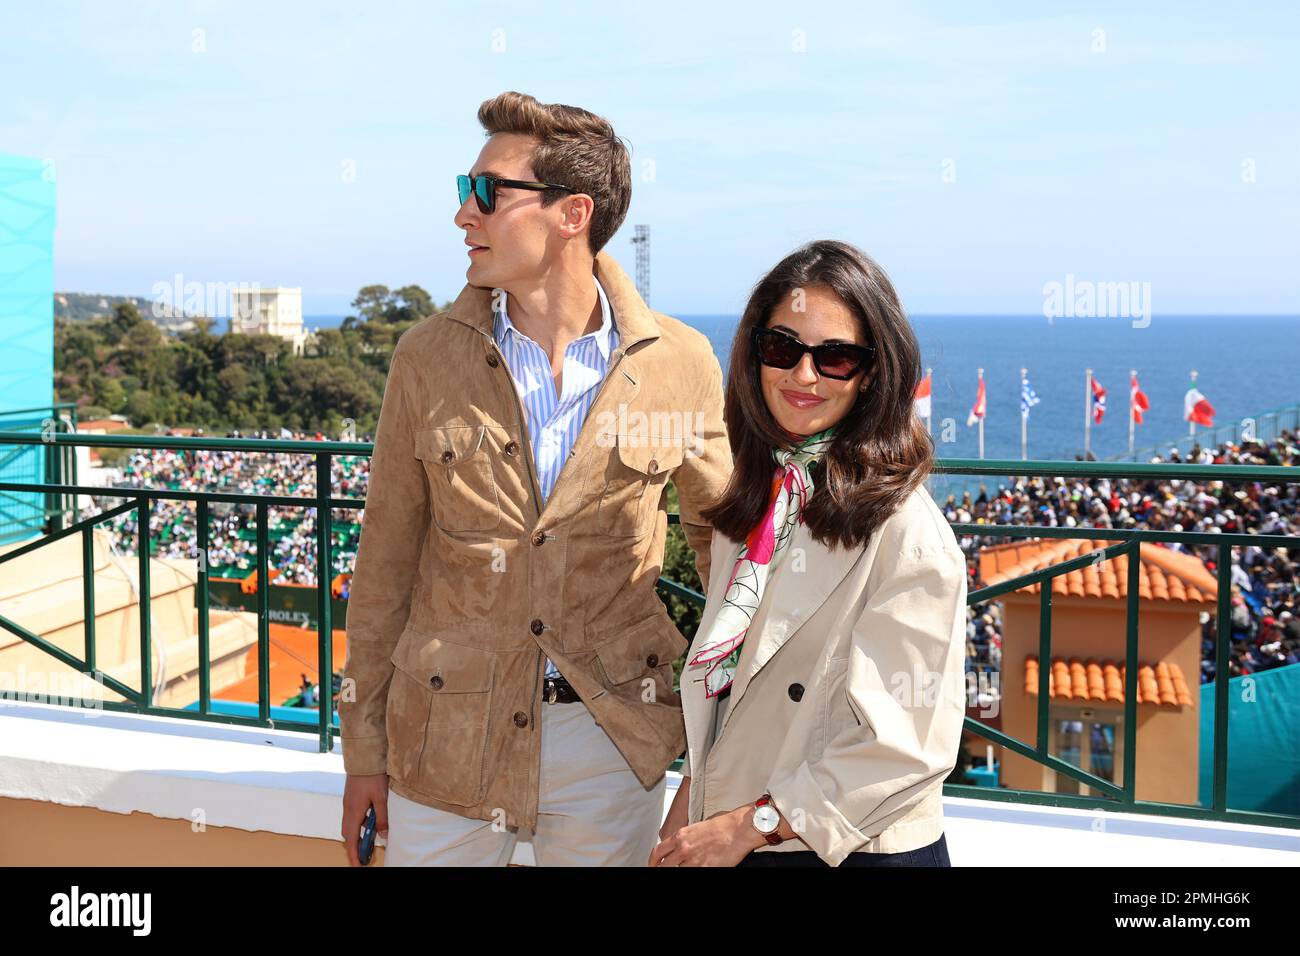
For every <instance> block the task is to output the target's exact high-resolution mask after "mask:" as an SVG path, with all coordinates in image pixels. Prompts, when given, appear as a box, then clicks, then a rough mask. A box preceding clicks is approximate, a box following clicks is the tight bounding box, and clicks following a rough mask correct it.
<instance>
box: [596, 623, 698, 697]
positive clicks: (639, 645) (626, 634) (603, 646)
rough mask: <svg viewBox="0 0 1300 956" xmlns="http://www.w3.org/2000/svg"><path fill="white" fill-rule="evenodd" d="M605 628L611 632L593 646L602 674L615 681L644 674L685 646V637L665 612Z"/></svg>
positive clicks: (676, 654) (666, 660) (677, 655)
mask: <svg viewBox="0 0 1300 956" xmlns="http://www.w3.org/2000/svg"><path fill="white" fill-rule="evenodd" d="M605 630H606V629H605V628H603V627H602V628H601V631H605ZM609 630H610V631H613V632H614V636H613V637H610V638H609V639H608V640H605V641H603V642H602V643H600V644H598V645H597V646H596V656H597V657H599V658H600V666H601V667H602V668H604V671H605V675H606V676H607V677H608V678H609V679H610V681H611V682H612V683H615V684H621V683H623V682H624V681H629V680H633V679H635V678H637V677H644V676H647V675H649V674H650V673H651V672H653V671H654V670H655V669H656V668H659V667H663V666H664V665H665V664H671V663H672V662H673V661H675V660H677V658H678V657H680V656H681V654H682V651H684V650H685V649H686V640H685V639H684V638H683V637H682V636H681V635H680V634H679V633H678V632H677V628H676V626H675V625H674V624H673V622H672V620H671V619H669V618H668V616H667V615H666V614H652V615H651V616H650V617H647V618H643V619H642V620H640V621H633V622H631V623H630V624H622V625H614V626H612V627H610V628H609ZM597 633H598V634H599V633H600V632H597Z"/></svg>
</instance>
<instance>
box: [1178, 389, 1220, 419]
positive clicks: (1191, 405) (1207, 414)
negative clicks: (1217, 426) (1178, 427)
mask: <svg viewBox="0 0 1300 956" xmlns="http://www.w3.org/2000/svg"><path fill="white" fill-rule="evenodd" d="M1183 418H1184V419H1185V420H1186V421H1189V422H1195V423H1196V424H1198V425H1204V426H1205V427H1206V428H1213V427H1214V406H1213V405H1211V404H1210V403H1209V402H1207V401H1206V400H1205V396H1204V395H1202V394H1201V391H1200V389H1198V388H1197V387H1196V379H1192V383H1191V384H1190V385H1189V386H1187V395H1186V396H1184V398H1183Z"/></svg>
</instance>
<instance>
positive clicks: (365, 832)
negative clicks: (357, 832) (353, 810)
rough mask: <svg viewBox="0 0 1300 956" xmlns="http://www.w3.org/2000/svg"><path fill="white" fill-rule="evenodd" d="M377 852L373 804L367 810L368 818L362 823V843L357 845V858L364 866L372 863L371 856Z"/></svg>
mask: <svg viewBox="0 0 1300 956" xmlns="http://www.w3.org/2000/svg"><path fill="white" fill-rule="evenodd" d="M374 852H375V806H374V804H371V805H370V807H369V808H368V809H367V810H366V818H365V820H364V821H362V823H361V843H360V844H358V846H357V859H358V860H360V861H361V865H362V866H369V865H370V857H371V855H372V854H373V853H374Z"/></svg>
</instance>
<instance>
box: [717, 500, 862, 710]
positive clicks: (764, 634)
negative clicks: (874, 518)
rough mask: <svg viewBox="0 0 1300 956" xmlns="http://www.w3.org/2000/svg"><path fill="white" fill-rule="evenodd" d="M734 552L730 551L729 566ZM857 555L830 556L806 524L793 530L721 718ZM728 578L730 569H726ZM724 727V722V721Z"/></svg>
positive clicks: (839, 553) (747, 638)
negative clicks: (750, 650)
mask: <svg viewBox="0 0 1300 956" xmlns="http://www.w3.org/2000/svg"><path fill="white" fill-rule="evenodd" d="M738 553H739V548H737V549H736V550H735V551H734V552H732V555H731V556H732V559H733V562H734V559H735V556H736V555H737V554H738ZM857 557H858V552H852V553H848V552H844V551H832V550H831V549H829V548H827V547H826V546H825V545H823V544H820V543H818V542H817V541H815V540H814V539H813V537H812V535H811V533H810V532H809V530H808V527H807V525H804V524H799V525H797V526H796V527H795V530H794V537H793V538H792V539H791V541H790V550H789V552H788V553H787V554H786V555H785V556H784V557H783V558H782V559H781V560H782V564H781V566H780V567H778V568H777V571H776V575H775V577H773V578H772V580H771V581H770V582H769V584H768V586H769V587H771V588H773V590H772V591H771V593H770V594H768V595H766V597H767V610H766V613H765V614H763V613H760V614H759V615H758V617H757V619H756V620H755V621H754V623H753V624H751V626H750V632H749V633H748V634H746V635H745V643H746V644H748V643H749V642H750V641H751V640H756V641H757V644H756V645H755V646H754V648H753V651H752V654H751V656H749V658H748V663H747V664H745V665H744V666H743V667H741V668H740V669H739V670H737V671H736V677H735V680H734V682H733V683H732V686H731V698H732V699H731V705H730V706H729V707H728V708H727V714H726V718H730V716H731V714H732V713H734V712H735V709H736V705H737V704H739V703H740V698H741V697H743V696H744V695H745V690H746V689H747V688H748V687H749V684H750V682H751V681H752V680H753V679H754V677H755V675H757V674H758V672H759V671H761V670H762V669H763V668H764V666H766V665H767V663H768V662H769V661H770V660H771V659H772V658H773V657H775V656H776V653H777V651H779V650H780V649H781V648H782V646H783V645H784V644H785V643H786V642H787V641H789V640H790V638H792V637H794V635H795V633H796V632H797V631H798V630H799V628H800V627H802V626H803V624H804V622H805V621H807V620H808V618H810V617H812V615H813V614H814V613H816V611H817V609H818V608H820V607H821V606H822V605H823V604H825V603H826V599H827V598H828V597H830V595H831V592H832V591H834V590H835V589H836V588H837V587H838V586H839V584H840V582H841V581H843V580H844V577H845V575H847V574H848V572H849V569H850V568H851V567H853V564H854V563H855V560H856V559H857ZM728 575H730V570H728ZM742 656H743V652H742ZM723 725H724V726H725V725H726V721H725V719H724V724H723Z"/></svg>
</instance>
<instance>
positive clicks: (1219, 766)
mask: <svg viewBox="0 0 1300 956" xmlns="http://www.w3.org/2000/svg"><path fill="white" fill-rule="evenodd" d="M41 440H42V439H38V438H33V437H32V436H31V435H28V434H23V433H18V432H2V431H0V445H6V444H11V445H12V444H19V445H21V444H32V443H35V442H37V441H41ZM44 440H45V441H46V442H48V443H53V444H56V445H89V446H95V447H119V448H132V449H165V450H171V451H199V450H209V451H221V450H235V451H242V452H246V453H288V454H303V455H311V456H313V457H314V459H315V475H316V483H315V485H316V487H315V494H314V495H312V496H287V495H248V494H237V493H225V492H186V491H179V490H174V489H162V490H160V489H152V488H120V487H114V488H99V487H81V486H77V485H75V484H60V483H58V482H52V483H48V482H47V483H38V484H31V483H28V484H18V483H13V482H0V492H5V491H28V492H32V491H37V492H46V493H49V494H53V495H65V496H66V495H79V494H81V495H94V496H98V497H118V498H124V499H128V500H127V501H126V503H124V504H122V505H119V506H117V507H115V508H112V509H110V510H107V511H104V512H102V513H100V514H97V515H94V516H93V517H90V518H87V519H83V520H80V521H75V522H74V523H72V524H70V525H68V526H67V527H61V526H58V527H56V526H55V525H54V522H53V521H52V522H51V528H50V530H49V531H48V533H47V534H46V535H45V536H44V537H43V538H41V539H39V540H37V541H33V542H30V543H28V544H26V545H23V546H21V547H19V548H17V549H15V550H12V551H10V552H8V553H6V554H4V555H0V564H3V563H4V562H7V561H10V560H13V559H15V558H17V557H20V556H21V555H23V554H27V553H30V552H32V551H34V550H36V549H37V548H40V547H43V546H45V545H47V544H49V543H51V542H53V541H56V540H59V539H60V538H64V537H67V536H68V535H72V534H80V535H81V536H82V566H83V575H84V577H83V581H84V592H85V593H84V600H85V608H86V610H85V618H86V621H85V649H84V660H82V659H78V658H77V657H76V656H74V655H73V654H70V653H68V652H67V651H64V650H63V649H61V648H59V647H57V646H55V645H53V644H51V643H50V642H48V641H46V640H44V639H43V638H41V637H40V636H39V635H37V634H34V633H32V632H31V631H29V630H27V629H25V628H23V627H22V626H21V625H18V624H17V623H15V622H13V621H10V620H8V619H7V618H5V617H3V616H0V627H3V628H5V629H7V630H9V631H11V632H12V633H14V634H17V635H18V636H19V637H21V638H22V639H23V640H25V641H27V642H29V643H31V644H32V645H34V646H36V647H39V648H41V649H42V650H43V651H45V652H46V653H48V654H50V655H51V656H52V657H54V658H56V659H58V660H59V661H61V662H63V663H64V664H66V665H68V666H69V667H72V668H74V669H76V670H79V671H81V672H82V673H85V674H88V675H89V676H90V677H92V678H94V679H96V680H100V681H102V682H103V684H104V685H105V686H107V687H108V688H110V689H111V690H113V691H114V692H116V693H117V694H119V695H121V696H122V697H124V698H126V701H125V702H117V701H105V702H104V703H103V706H104V707H105V708H107V709H112V710H121V711H127V712H131V713H144V714H155V715H162V716H169V717H180V718H186V719H194V720H206V721H214V722H219V723H230V724H242V725H246V726H255V727H271V726H275V727H279V728H280V729H288V730H298V731H306V732H310V733H314V734H316V735H317V736H318V738H319V743H320V750H321V752H328V751H330V750H332V749H333V742H334V738H335V737H336V736H337V735H338V732H339V731H338V728H336V727H335V726H334V725H333V716H334V709H333V700H332V693H330V692H329V691H328V690H327V688H329V687H330V686H331V683H332V676H333V648H332V626H331V625H332V622H331V608H330V592H329V587H330V578H331V571H332V562H331V553H330V542H331V537H332V512H333V510H335V509H340V510H359V509H361V508H363V507H364V506H365V499H362V498H338V497H334V496H333V495H332V491H333V488H332V485H331V463H332V461H333V460H334V458H335V457H336V456H340V455H352V456H361V457H368V456H369V455H370V453H371V450H372V446H371V445H370V444H369V443H359V442H321V441H286V440H270V439H230V438H209V437H203V438H177V437H171V436H143V435H111V436H105V435H94V436H82V435H64V434H53V435H46V436H45V437H44ZM935 471H936V473H939V474H967V475H983V476H992V477H999V478H1004V479H1005V478H1010V477H1013V476H1025V477H1045V476H1050V477H1062V478H1080V479H1089V478H1111V479H1157V480H1170V479H1184V480H1192V481H1214V480H1217V481H1222V482H1224V483H1225V484H1232V483H1237V482H1243V481H1269V482H1272V483H1276V484H1291V483H1295V482H1297V481H1300V478H1298V477H1297V471H1296V469H1294V468H1284V467H1267V466H1247V465H1232V466H1229V465H1191V464H1147V465H1142V464H1136V463H1126V462H1077V461H1028V462H1026V461H1016V460H1005V461H996V460H980V459H940V460H939V461H938V462H937V465H936V468H935ZM159 499H175V500H191V501H195V502H196V503H197V504H196V509H197V515H198V530H197V535H198V541H197V544H198V552H199V554H200V555H201V556H206V555H207V554H208V515H209V506H210V505H211V504H212V503H218V502H220V503H234V504H245V505H252V506H254V508H255V511H256V529H257V569H258V576H257V589H258V638H257V640H258V675H259V684H258V704H259V715H258V716H257V717H256V718H253V717H241V716H234V715H227V714H216V713H212V711H211V702H212V701H211V688H210V686H209V673H208V671H209V667H210V659H209V647H208V612H209V608H208V580H207V574H208V569H207V567H206V561H204V560H202V558H201V560H200V563H199V577H198V582H197V594H196V601H197V603H198V605H199V608H200V614H199V634H198V641H199V684H200V692H199V709H198V711H197V712H195V711H187V710H177V709H173V708H167V707H160V706H157V705H156V704H155V703H154V700H153V694H152V674H151V661H150V652H151V647H152V644H151V634H150V628H149V615H148V614H147V613H143V612H142V613H141V615H140V622H141V623H140V690H136V689H135V688H132V687H130V686H128V685H126V684H123V683H122V682H121V681H118V680H116V679H114V678H112V677H110V676H109V675H107V674H105V673H103V672H102V671H100V670H99V669H98V668H97V667H96V662H95V627H94V587H93V584H94V581H93V568H92V562H91V558H92V544H91V535H92V532H93V528H94V527H95V526H96V525H98V524H100V523H102V522H104V521H108V520H111V519H112V518H114V517H116V516H118V515H121V514H125V513H127V512H129V511H132V510H134V511H135V513H136V523H137V560H138V562H139V578H140V599H141V606H142V608H145V609H147V607H148V604H149V593H150V592H149V540H148V539H149V507H150V503H151V502H152V501H154V500H159ZM273 505H274V506H287V507H298V508H314V509H315V511H316V516H317V520H316V529H315V533H316V567H317V574H316V579H317V583H316V590H317V607H318V620H317V640H318V648H319V661H318V666H319V674H320V678H321V680H320V688H321V692H320V694H319V695H318V696H319V700H320V702H321V706H320V707H319V716H318V720H317V722H316V723H315V724H312V723H309V722H307V721H284V720H280V721H275V722H274V723H273V722H272V721H271V719H270V706H271V702H270V688H269V649H270V641H269V630H268V628H269V623H268V615H267V593H268V592H267V588H268V587H269V581H268V575H267V558H268V540H269V536H268V531H267V510H268V508H269V507H270V506H273ZM669 520H670V522H672V523H680V517H679V515H677V514H671V515H669ZM952 528H953V531H954V533H956V534H957V535H958V536H963V535H971V536H978V537H994V536H1001V537H1007V538H1040V539H1041V538H1073V539H1079V538H1085V537H1086V538H1089V539H1096V540H1101V541H1114V542H1115V543H1114V544H1111V545H1108V546H1106V547H1104V548H1100V549H1097V550H1095V551H1092V552H1090V553H1088V554H1084V555H1080V556H1078V557H1076V558H1073V559H1071V560H1069V561H1065V562H1062V563H1061V564H1057V565H1053V566H1051V567H1048V568H1042V569H1039V570H1037V571H1034V572H1032V573H1029V574H1025V575H1021V576H1020V577H1017V578H1015V579H1012V580H1009V581H1003V582H1000V583H998V584H996V585H992V586H988V587H981V588H977V589H975V590H972V591H970V592H969V593H968V597H967V603H968V605H975V604H982V603H984V602H986V601H988V600H991V599H993V598H996V597H999V596H1000V595H1003V594H1007V593H1010V592H1012V591H1016V590H1019V589H1020V588H1023V587H1026V586H1028V585H1032V584H1043V585H1045V586H1044V587H1042V588H1041V589H1040V615H1039V620H1040V632H1039V649H1038V659H1039V661H1040V666H1039V669H1038V696H1037V703H1036V707H1037V712H1036V717H1037V721H1036V740H1035V742H1034V743H1033V744H1027V743H1024V742H1023V741H1020V740H1016V739H1015V738H1013V737H1011V736H1010V735H1008V734H1005V733H1003V732H1002V731H1000V730H998V729H996V728H993V727H990V726H988V725H987V724H984V723H982V722H980V721H979V720H976V719H975V718H973V717H970V716H967V717H966V718H965V728H966V729H967V730H970V731H971V732H973V733H975V734H977V735H979V736H981V737H984V738H986V739H988V740H990V741H992V742H993V743H995V744H999V745H1001V746H1003V747H1005V748H1007V749H1008V750H1010V751H1012V752H1014V753H1016V754H1019V755H1021V756H1023V757H1025V758H1027V759H1029V760H1031V761H1034V762H1036V763H1038V764H1040V765H1042V766H1044V767H1046V768H1048V769H1050V770H1053V771H1055V772H1056V773H1059V774H1062V775H1065V776H1067V777H1070V778H1072V779H1074V780H1077V781H1079V782H1080V783H1082V784H1085V785H1087V786H1088V787H1090V788H1093V789H1094V790H1096V791H1098V792H1099V793H1100V794H1101V796H1088V795H1081V794H1062V793H1049V792H1042V791H1033V790H1019V789H1008V788H993V787H979V786H971V785H965V784H945V785H944V793H945V794H948V795H951V796H966V797H974V798H978V799H985V800H1001V801H1013V802H1017V803H1034V804H1041V805H1049V806H1060V807H1074V808H1087V809H1101V810H1120V811H1128V812H1140V813H1154V814H1161V815H1167V816H1176V817H1188V818H1197V819H1211V820H1221V821H1227V822H1235V823H1244V824H1256V825H1265V826H1282V827H1290V828H1300V817H1297V816H1294V815H1288V814H1276V813H1261V812H1255V811H1242V810H1233V809H1231V808H1229V807H1228V805H1227V797H1228V713H1229V708H1228V689H1229V681H1228V676H1229V666H1228V654H1229V649H1230V644H1231V637H1230V635H1231V626H1230V625H1231V621H1230V613H1231V607H1230V592H1231V572H1232V553H1231V552H1232V548H1234V547H1244V546H1256V547H1261V548H1270V547H1273V548H1292V549H1298V550H1300V536H1290V535H1254V534H1205V533H1197V532H1172V531H1151V530H1137V529H1133V530H1123V529H1107V528H1091V527H1076V528H1050V527H1043V526H1038V525H1027V526H1020V525H993V524H962V523H957V524H953V525H952ZM1144 541H1146V542H1177V543H1179V544H1183V545H1210V546H1213V547H1214V548H1216V551H1217V562H1216V574H1217V580H1218V596H1217V634H1218V638H1217V642H1216V681H1215V687H1214V743H1213V762H1214V769H1213V787H1212V800H1211V806H1210V807H1208V808H1207V807H1202V806H1200V805H1184V804H1172V803H1163V802H1157V801H1147V800H1139V799H1137V775H1136V771H1137V746H1136V740H1137V678H1138V634H1139V629H1138V625H1139V621H1138V599H1139V590H1140V589H1139V571H1140V558H1139V555H1140V551H1139V549H1140V546H1141V543H1142V542H1144ZM1120 555H1125V556H1127V558H1128V572H1127V574H1128V597H1127V608H1126V635H1125V668H1126V670H1125V687H1124V762H1123V783H1122V784H1121V785H1117V784H1115V783H1113V782H1111V781H1109V780H1106V779H1103V778H1101V777H1098V776H1096V775H1095V774H1092V773H1089V772H1088V771H1086V770H1084V769H1083V768H1082V767H1079V766H1076V765H1074V764H1071V763H1069V762H1067V761H1065V760H1062V759H1061V758H1059V757H1057V756H1054V755H1053V754H1051V753H1050V752H1049V749H1048V748H1049V728H1050V712H1049V708H1050V700H1051V695H1050V692H1049V680H1050V674H1051V667H1050V661H1051V650H1052V589H1051V586H1050V581H1051V579H1052V578H1055V577H1058V576H1060V575H1062V574H1068V573H1069V572H1071V571H1074V570H1078V569H1080V568H1083V567H1087V566H1089V565H1095V564H1098V563H1100V562H1102V561H1108V560H1111V559H1113V558H1116V557H1119V556H1120ZM659 584H660V586H661V588H662V589H663V590H664V591H665V592H666V593H670V594H673V595H675V596H677V597H679V598H681V599H683V600H685V601H689V602H693V603H695V604H697V605H703V603H704V596H703V595H701V594H699V593H698V592H696V591H694V590H692V589H690V588H687V587H684V586H683V585H681V584H680V583H678V582H674V581H671V580H669V579H667V578H663V577H661V578H660V580H659ZM1197 676H1198V677H1199V675H1197ZM327 679H328V680H329V683H327ZM31 699H36V700H41V699H42V698H41V697H40V696H36V695H34V696H33V697H32V698H31Z"/></svg>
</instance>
